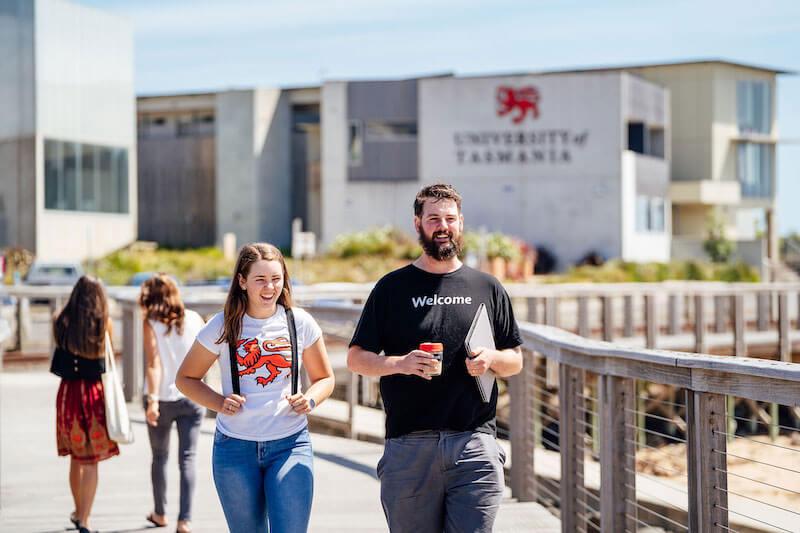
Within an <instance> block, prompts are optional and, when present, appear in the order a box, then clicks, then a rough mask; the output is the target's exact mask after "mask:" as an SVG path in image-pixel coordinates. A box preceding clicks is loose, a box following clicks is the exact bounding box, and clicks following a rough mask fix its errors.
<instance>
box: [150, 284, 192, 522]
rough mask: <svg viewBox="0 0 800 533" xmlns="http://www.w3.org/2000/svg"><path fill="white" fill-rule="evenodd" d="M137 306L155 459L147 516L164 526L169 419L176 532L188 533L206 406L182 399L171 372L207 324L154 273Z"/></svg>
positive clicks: (151, 472) (152, 450)
mask: <svg viewBox="0 0 800 533" xmlns="http://www.w3.org/2000/svg"><path fill="white" fill-rule="evenodd" d="M139 305H140V306H141V308H142V313H143V314H144V324H143V328H144V354H145V363H146V365H145V389H144V396H145V400H144V403H145V409H146V411H145V417H146V419H147V424H148V426H147V435H148V437H149V440H150V450H151V452H152V454H153V462H152V465H151V467H150V478H151V481H152V484H153V502H154V509H153V512H152V513H150V514H149V515H147V520H149V521H150V522H152V523H153V524H154V525H156V526H158V527H163V526H166V525H167V517H166V514H165V506H166V502H167V458H168V455H169V437H170V433H171V432H172V423H173V422H174V423H175V425H176V426H177V428H178V466H179V468H180V474H181V482H180V490H181V491H180V510H179V513H178V525H177V528H176V531H177V533H188V532H189V531H191V526H190V522H191V519H192V495H193V493H194V484H195V452H196V450H197V438H198V437H199V435H200V424H201V423H202V422H203V416H204V415H205V409H204V408H203V407H202V406H200V405H197V404H196V403H194V402H193V401H191V400H190V399H188V398H186V397H185V396H184V395H183V394H181V393H180V391H179V390H178V389H177V387H176V386H175V374H176V372H177V371H178V367H179V366H180V364H181V363H182V362H183V359H184V357H186V353H187V352H188V351H189V348H191V346H192V344H193V343H194V340H195V338H196V337H197V334H198V333H199V332H200V330H201V329H202V327H203V325H205V322H204V321H203V318H202V317H201V316H200V315H198V314H197V313H195V312H194V311H191V310H189V309H185V308H184V305H183V301H181V296H180V292H179V291H178V286H177V285H176V284H175V282H174V281H173V280H172V279H171V278H170V277H169V276H167V275H166V274H157V275H155V276H153V277H151V278H150V279H148V280H147V281H145V282H144V283H143V284H142V290H141V293H140V294H139Z"/></svg>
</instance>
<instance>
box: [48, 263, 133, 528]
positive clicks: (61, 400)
mask: <svg viewBox="0 0 800 533" xmlns="http://www.w3.org/2000/svg"><path fill="white" fill-rule="evenodd" d="M110 332H111V321H110V320H109V317H108V304H107V302H106V296H105V291H104V290H103V286H102V285H101V284H100V282H99V281H97V280H96V279H94V278H91V277H89V276H83V277H82V278H81V279H80V280H78V282H77V283H76V284H75V288H74V289H72V294H71V295H70V297H69V302H67V305H66V306H65V307H64V309H63V310H62V311H61V313H60V314H59V315H58V317H57V318H56V320H55V326H54V334H55V344H56V350H55V353H54V354H53V363H52V366H51V368H50V370H51V372H53V373H54V374H56V375H57V376H60V377H61V385H60V386H59V388H58V397H57V399H56V439H57V441H58V455H69V456H71V458H70V465H69V486H70V489H71V490H72V499H73V500H74V502H75V511H74V512H73V513H72V515H70V521H72V523H73V524H74V525H75V527H76V528H78V530H79V533H89V529H88V525H89V514H90V512H91V510H92V503H93V502H94V497H95V494H96V493H97V463H98V462H99V461H103V460H105V459H108V458H109V457H113V456H115V455H118V454H119V448H118V447H117V443H116V442H114V441H112V440H111V439H110V438H109V437H108V431H107V430H106V407H105V395H104V393H103V383H102V381H101V380H100V376H101V375H102V374H103V373H104V372H105V359H104V354H105V343H106V336H107V335H110Z"/></svg>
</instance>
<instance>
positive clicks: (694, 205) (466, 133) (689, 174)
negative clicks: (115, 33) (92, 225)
mask: <svg viewBox="0 0 800 533" xmlns="http://www.w3.org/2000/svg"><path fill="white" fill-rule="evenodd" d="M784 73H785V72H784V71H780V70H774V69H768V68H763V67H756V66H750V65H743V64H739V63H733V62H728V61H720V60H711V61H698V62H685V63H668V64H654V65H631V66H623V67H614V68H598V69H588V70H571V71H559V72H541V73H533V74H528V73H526V74H515V75H502V76H499V75H498V76H473V77H458V76H452V75H444V76H436V77H428V78H412V79H404V80H380V81H348V80H342V81H328V82H326V83H324V84H323V85H322V86H321V87H309V88H288V89H264V88H258V89H251V90H237V91H222V92H217V93H205V94H194V95H193V94H187V95H164V96H160V95H155V96H147V97H140V98H139V100H138V122H139V130H138V134H139V161H140V174H139V180H140V185H139V193H140V195H141V196H142V198H143V199H144V198H148V200H147V201H145V200H143V201H142V202H141V203H140V206H139V220H140V225H139V232H140V237H141V238H145V239H153V240H160V239H167V244H171V245H176V246H181V245H200V244H213V243H218V242H220V240H221V236H222V235H223V234H224V233H226V232H234V233H235V234H236V235H237V238H238V242H239V243H242V242H246V241H250V240H269V241H272V242H275V243H277V244H279V245H281V246H288V245H289V242H290V239H291V235H290V229H289V228H290V221H291V220H292V219H293V218H295V217H300V218H301V219H303V222H304V228H305V229H306V230H310V231H313V232H314V233H316V235H317V236H318V237H319V239H320V243H321V244H322V245H323V246H324V245H326V244H329V243H330V242H331V241H332V240H333V239H334V238H335V237H336V236H337V235H338V234H340V233H342V232H348V231H356V230H361V229H365V228H367V227H370V226H377V225H382V224H392V225H395V226H398V227H400V228H402V229H405V230H406V231H409V232H411V231H413V228H412V226H411V221H410V218H411V208H410V205H411V200H412V198H413V195H414V193H415V192H416V191H417V190H418V189H419V188H420V187H421V186H422V185H423V184H425V183H430V182H433V181H440V180H441V181H447V182H451V183H453V184H454V185H456V187H458V188H459V190H461V191H462V193H463V194H464V197H465V203H464V213H465V216H466V219H467V224H468V226H470V227H471V228H472V229H477V228H479V227H485V228H486V229H487V230H489V231H503V232H506V233H510V234H513V235H517V236H519V237H521V238H523V239H525V240H526V241H527V242H529V243H530V244H533V245H538V246H544V247H547V248H548V249H549V250H550V251H552V252H553V253H555V255H556V256H557V257H558V259H559V263H560V266H561V267H566V266H568V265H569V264H571V263H574V262H575V261H578V260H580V259H581V258H582V257H583V256H585V255H586V254H587V253H589V252H597V253H599V254H601V255H603V256H605V257H609V258H612V257H621V258H624V259H627V260H632V261H646V260H658V261H665V260H668V259H669V258H680V259H682V258H690V257H695V258H703V257H704V255H705V254H704V252H703V251H702V241H703V239H704V238H705V234H706V231H707V228H708V224H709V219H710V217H711V215H712V213H718V216H720V217H721V219H722V221H723V223H724V225H725V226H726V230H727V234H728V236H729V237H730V238H732V239H733V240H736V241H737V243H738V251H737V254H738V256H739V258H741V259H743V260H745V261H747V262H749V263H751V264H754V265H759V266H760V265H761V264H762V260H763V259H764V258H765V257H766V256H767V254H768V252H769V243H771V242H774V241H775V238H776V237H775V233H776V231H775V228H776V225H775V181H776V179H775V163H774V160H775V145H776V143H777V139H778V136H777V131H776V128H775V108H774V102H775V101H776V95H775V87H776V84H775V81H776V77H777V76H778V75H780V74H784ZM174 195H178V196H179V197H180V198H182V199H183V200H184V202H185V206H186V208H187V211H186V212H179V211H176V210H174V209H171V207H170V206H171V205H174V204H173V203H172V201H170V202H165V201H160V200H163V198H165V197H169V198H172V196H174ZM167 227H168V228H170V229H169V230H167V231H159V228H161V229H163V228H167ZM159 235H160V237H159ZM167 235H169V237H167ZM763 235H766V236H767V238H763ZM773 250H774V248H773Z"/></svg>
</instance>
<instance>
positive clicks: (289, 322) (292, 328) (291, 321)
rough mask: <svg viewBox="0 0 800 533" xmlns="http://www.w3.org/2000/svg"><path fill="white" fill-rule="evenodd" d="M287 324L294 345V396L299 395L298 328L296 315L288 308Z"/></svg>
mask: <svg viewBox="0 0 800 533" xmlns="http://www.w3.org/2000/svg"><path fill="white" fill-rule="evenodd" d="M286 324H287V325H288V326H289V341H290V342H291V343H292V396H294V395H295V394H297V389H298V386H297V385H298V378H299V377H300V376H299V373H300V372H299V368H298V367H299V366H300V364H299V363H300V362H299V361H298V359H297V326H295V323H294V313H293V312H292V310H291V309H289V308H288V307H287V308H286Z"/></svg>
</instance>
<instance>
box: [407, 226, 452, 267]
mask: <svg viewBox="0 0 800 533" xmlns="http://www.w3.org/2000/svg"><path fill="white" fill-rule="evenodd" d="M417 234H418V235H419V244H420V246H422V249H423V250H424V251H425V253H426V254H427V255H428V256H430V257H432V258H433V259H435V260H437V261H447V260H448V259H452V258H453V257H456V256H457V255H458V254H460V253H461V245H462V240H461V235H459V236H458V239H453V233H452V232H450V231H438V232H436V233H434V234H433V235H432V236H431V238H430V239H429V238H428V237H427V236H426V235H425V233H424V231H423V230H422V229H420V230H419V231H417ZM437 235H447V236H448V237H449V240H448V241H447V242H445V243H443V244H439V243H437V242H436V240H435V239H436V236H437Z"/></svg>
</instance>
